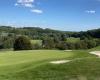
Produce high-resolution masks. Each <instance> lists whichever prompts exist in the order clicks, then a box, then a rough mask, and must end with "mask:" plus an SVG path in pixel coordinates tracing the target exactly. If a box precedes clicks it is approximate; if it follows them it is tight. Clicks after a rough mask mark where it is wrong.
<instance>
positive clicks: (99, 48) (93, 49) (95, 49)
mask: <svg viewBox="0 0 100 80" xmlns="http://www.w3.org/2000/svg"><path fill="white" fill-rule="evenodd" d="M97 50H100V46H97V47H95V48H92V49H90V50H89V51H97Z"/></svg>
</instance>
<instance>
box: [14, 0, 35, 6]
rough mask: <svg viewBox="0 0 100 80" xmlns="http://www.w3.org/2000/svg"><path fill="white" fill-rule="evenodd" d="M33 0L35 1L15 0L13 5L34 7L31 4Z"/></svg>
mask: <svg viewBox="0 0 100 80" xmlns="http://www.w3.org/2000/svg"><path fill="white" fill-rule="evenodd" d="M34 2H35V1H34V0H17V2H16V3H15V6H18V5H20V6H24V7H31V8H32V7H34V6H33V3H34Z"/></svg>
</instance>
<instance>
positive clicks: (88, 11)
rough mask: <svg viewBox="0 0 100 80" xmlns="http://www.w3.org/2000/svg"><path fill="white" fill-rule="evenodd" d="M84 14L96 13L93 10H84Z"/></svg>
mask: <svg viewBox="0 0 100 80" xmlns="http://www.w3.org/2000/svg"><path fill="white" fill-rule="evenodd" d="M85 12H86V13H88V14H95V13H96V11H95V10H86V11H85Z"/></svg>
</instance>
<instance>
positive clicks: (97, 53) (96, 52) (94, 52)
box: [90, 51, 100, 57]
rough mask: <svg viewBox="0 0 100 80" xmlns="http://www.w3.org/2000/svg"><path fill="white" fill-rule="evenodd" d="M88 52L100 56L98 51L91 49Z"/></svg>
mask: <svg viewBox="0 0 100 80" xmlns="http://www.w3.org/2000/svg"><path fill="white" fill-rule="evenodd" d="M90 54H94V55H97V56H98V57H100V51H93V52H90Z"/></svg>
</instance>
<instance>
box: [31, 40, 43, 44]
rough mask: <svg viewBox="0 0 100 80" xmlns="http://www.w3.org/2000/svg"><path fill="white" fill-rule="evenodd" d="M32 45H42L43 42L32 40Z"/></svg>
mask: <svg viewBox="0 0 100 80" xmlns="http://www.w3.org/2000/svg"><path fill="white" fill-rule="evenodd" d="M31 43H32V44H42V40H31Z"/></svg>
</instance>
